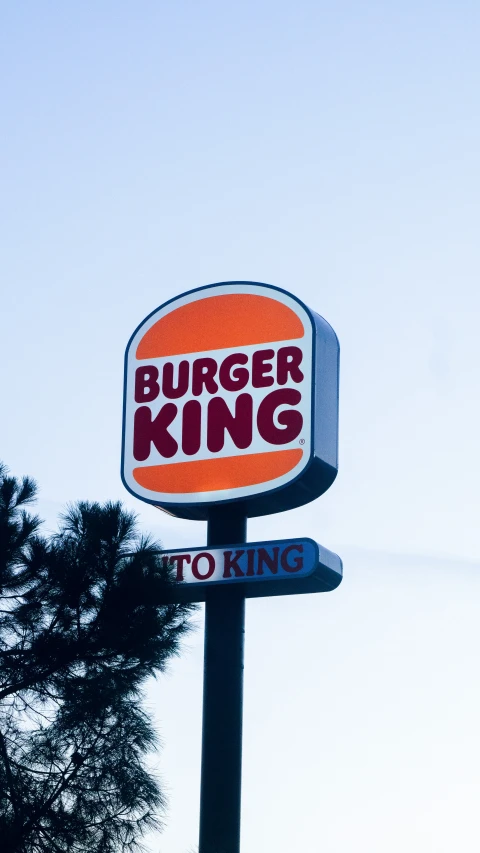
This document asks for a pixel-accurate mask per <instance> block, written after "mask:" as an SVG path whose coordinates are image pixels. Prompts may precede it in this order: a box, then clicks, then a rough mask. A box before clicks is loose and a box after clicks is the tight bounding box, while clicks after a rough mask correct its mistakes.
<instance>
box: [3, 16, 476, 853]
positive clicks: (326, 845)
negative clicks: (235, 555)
mask: <svg viewBox="0 0 480 853" xmlns="http://www.w3.org/2000/svg"><path fill="white" fill-rule="evenodd" d="M479 25H480V6H479V4H478V2H473V0H471V2H468V0H457V2H452V0H451V1H450V2H438V0H437V2H433V0H425V2H417V3H414V2H412V0H402V2H399V0H391V2H378V0H377V2H369V0H366V2H363V3H359V2H353V0H350V2H345V0H343V1H342V0H336V2H323V0H316V2H307V0H297V2H296V3H284V2H278V0H277V2H273V0H255V2H252V0H244V2H242V3H225V2H219V0H217V1H216V2H204V0H197V2H184V0H177V2H175V3H173V2H161V0H157V2H153V0H151V2H147V0H136V2H135V3H133V2H122V0H115V2H113V0H111V1H110V2H107V1H106V0H99V2H96V3H92V2H87V3H65V2H59V0H57V2H48V0H44V2H42V3H38V2H32V0H22V2H17V3H10V4H6V3H5V4H3V9H2V15H1V23H0V68H1V81H2V84H1V85H2V96H1V109H0V138H1V149H2V167H3V168H2V181H1V182H2V189H1V194H0V205H1V223H0V224H1V227H0V240H1V244H2V246H1V259H2V260H1V270H2V272H1V279H2V302H1V305H2V315H1V316H2V322H1V328H2V333H1V336H0V346H1V352H2V357H1V362H0V370H1V374H2V377H1V388H2V418H1V452H0V456H1V457H2V458H3V459H4V460H5V461H6V462H7V464H8V465H9V466H10V468H11V469H12V471H13V472H14V473H16V474H23V473H28V474H31V475H33V476H35V477H36V479H37V480H38V481H39V483H40V485H41V488H42V500H41V512H42V515H43V517H44V518H45V519H46V521H47V525H48V526H49V527H50V528H53V526H54V524H55V517H56V514H57V512H58V511H59V510H60V509H61V507H62V505H63V504H64V503H65V502H66V501H68V500H72V499H76V498H89V499H98V500H103V499H108V498H115V499H116V498H121V499H122V500H124V501H125V503H126V504H127V505H128V506H130V507H134V508H136V510H137V511H138V512H139V515H140V519H141V524H142V526H143V527H144V529H145V530H150V531H153V532H154V533H155V534H156V535H158V536H159V537H160V538H161V539H162V541H163V542H164V544H165V545H166V546H168V547H183V546H184V545H202V544H203V543H204V541H205V525H204V524H202V523H198V522H182V521H178V520H175V519H172V518H169V517H168V516H166V515H163V514H161V513H159V512H158V511H156V510H154V509H153V508H151V507H148V506H146V505H143V504H141V503H140V502H139V501H135V499H134V498H133V497H131V496H130V495H129V494H127V493H126V491H125V489H124V488H123V486H122V484H121V481H120V476H119V459H120V432H121V395H122V370H123V351H124V347H125V345H126V342H127V340H128V338H129V336H130V334H131V332H132V331H133V329H134V328H135V327H136V325H137V324H138V323H139V322H140V321H141V320H142V318H143V317H144V316H145V315H146V314H147V313H149V312H150V311H152V310H153V309H154V308H155V307H156V306H158V305H159V304H161V303H162V302H164V301H165V300H167V299H169V298H171V297H173V296H175V295H177V294H179V293H181V292H182V291H183V290H187V289H190V288H193V287H197V286H200V285H203V284H208V283H210V282H215V281H222V280H231V279H251V280H255V281H265V282H268V283H270V284H274V285H278V286H280V287H283V288H285V289H287V290H290V291H292V292H293V293H294V294H296V295H297V296H299V297H300V298H301V299H303V300H304V301H305V302H306V303H307V304H308V305H309V306H311V307H312V308H313V309H314V310H316V311H317V312H318V313H320V314H322V315H323V316H324V317H325V318H326V319H327V320H328V321H329V322H330V323H331V324H332V326H333V327H334V328H335V330H336V332H337V334H338V336H339V338H340V344H341V353H342V354H341V398H340V404H341V422H340V466H341V467H340V473H339V476H338V479H337V482H336V483H335V484H334V485H333V487H332V488H331V489H330V491H329V492H327V493H326V494H325V495H324V496H323V497H322V498H320V499H319V500H318V501H316V502H315V503H313V504H311V505H309V506H307V507H305V508H303V509H298V510H295V511H293V512H289V513H285V514H282V515H278V516H270V517H266V518H263V519H256V520H253V521H252V522H250V524H249V536H250V537H251V538H252V539H259V538H267V537H271V538H279V537H285V536H289V535H291V536H311V537H313V538H316V539H317V540H318V541H319V542H320V543H321V544H322V545H324V546H326V547H328V548H330V549H332V550H336V551H337V552H338V553H339V554H340V555H341V556H342V558H343V559H344V569H345V579H344V582H343V584H342V586H341V587H340V588H339V589H338V590H337V591H336V592H334V593H331V594H328V595H322V596H320V595H318V596H296V597H294V596H292V597H285V598H283V599H272V600H269V599H262V600H259V601H255V602H249V603H248V607H247V634H246V671H245V735H244V797H243V804H244V808H243V834H242V838H243V851H245V853H265V851H267V850H268V851H273V850H274V851H275V853H291V851H293V850H301V851H302V853H317V851H318V853H352V851H353V850H355V853H385V851H386V850H388V851H389V853H404V851H405V850H408V851H409V853H451V851H452V850H457V849H458V850H462V853H470V851H471V853H473V852H474V851H475V853H476V851H478V849H479V845H480V826H479V823H478V801H479V796H480V771H479V769H478V768H479V766H480V735H479V732H478V720H479V718H480V681H479V666H478V648H479V641H480V621H479V615H478V614H479V593H480V530H479V523H478V520H479V514H480V513H479V510H480V500H479V491H478V477H479V455H480V454H479V450H478V445H479V434H480V429H479V414H480V404H479V394H478V389H479V380H480V338H479V335H478V324H479V321H480V289H479V272H480V248H479V239H478V221H479V207H480V202H479V199H480V172H479V159H478V152H479V150H480V109H479V107H480V96H479V92H480V64H479V55H480V54H479V49H478V45H479V39H480V31H479V30H480V28H479ZM201 676H202V628H201V614H199V628H198V630H197V632H196V633H195V634H194V635H192V636H191V638H190V640H189V642H188V650H187V652H186V654H185V655H184V657H183V658H182V659H181V660H179V661H178V662H176V663H175V664H174V665H173V666H172V669H171V674H170V675H169V676H168V677H165V678H162V679H160V680H159V681H158V682H157V683H156V684H155V685H152V686H150V687H149V690H148V703H149V706H150V707H151V709H152V713H155V715H156V717H157V719H158V725H159V727H160V731H161V734H162V738H163V740H164V750H163V752H162V753H161V755H160V756H159V760H158V766H159V768H160V771H161V773H162V775H163V777H164V779H165V782H166V784H167V787H168V790H169V792H170V807H169V814H168V820H167V825H166V829H165V832H164V833H163V835H162V836H161V837H160V838H150V839H149V850H150V851H152V853H153V851H155V853H157V851H161V853H190V851H192V850H193V849H194V848H195V846H196V843H197V824H198V794H199V759H200V728H201V717H200V713H201Z"/></svg>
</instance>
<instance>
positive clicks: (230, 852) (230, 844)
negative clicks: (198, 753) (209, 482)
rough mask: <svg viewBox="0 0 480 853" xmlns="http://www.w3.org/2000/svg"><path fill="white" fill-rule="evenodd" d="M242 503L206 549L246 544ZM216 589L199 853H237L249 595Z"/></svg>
mask: <svg viewBox="0 0 480 853" xmlns="http://www.w3.org/2000/svg"><path fill="white" fill-rule="evenodd" d="M246 533H247V519H246V516H245V515H243V514H241V510H240V507H239V505H238V504H237V505H236V506H235V505H227V506H219V507H217V508H215V509H214V510H213V511H212V514H211V516H210V519H209V522H208V546H209V547H213V546H215V545H217V546H221V545H228V544H229V543H230V542H236V543H238V544H241V543H244V542H246ZM241 586H242V585H241V584H237V585H236V588H235V594H234V595H233V596H232V592H233V590H232V589H229V591H228V592H229V593H230V594H229V595H228V596H227V595H224V594H223V590H220V589H218V590H212V591H211V592H212V597H211V598H209V599H208V600H207V602H206V605H205V654H204V674H203V730H202V770H201V790H200V844H199V853H239V851H240V806H241V781H242V714H243V651H244V637H245V596H244V594H243V593H242V589H241Z"/></svg>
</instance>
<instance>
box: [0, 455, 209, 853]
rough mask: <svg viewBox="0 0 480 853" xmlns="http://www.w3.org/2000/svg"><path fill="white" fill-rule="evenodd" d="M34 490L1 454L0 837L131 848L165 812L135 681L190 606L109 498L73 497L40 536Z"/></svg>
mask: <svg viewBox="0 0 480 853" xmlns="http://www.w3.org/2000/svg"><path fill="white" fill-rule="evenodd" d="M35 496H36V486H35V483H34V482H33V481H32V480H31V479H30V478H24V479H22V480H21V481H20V480H17V479H16V478H14V477H11V476H8V472H7V470H6V468H5V467H4V466H1V467H0V608H1V610H0V839H1V844H0V847H1V849H2V851H3V853H47V851H48V853H55V851H62V853H63V851H67V850H68V851H72V853H87V851H88V853H113V851H116V853H117V851H122V853H124V851H133V850H137V849H138V847H139V844H140V841H141V837H142V835H143V833H144V832H145V831H146V830H151V829H152V828H154V827H158V826H159V825H160V824H161V818H162V814H163V811H164V797H163V794H162V791H161V788H160V785H159V782H158V780H157V779H156V778H155V776H154V775H153V774H152V773H151V772H148V770H147V769H146V765H145V759H146V755H147V753H148V751H150V750H151V749H152V748H153V747H154V746H155V744H156V736H155V732H154V729H153V728H152V725H151V722H150V720H149V718H148V716H147V714H146V713H145V711H144V710H143V709H142V705H141V700H142V688H143V686H144V684H145V680H146V679H147V678H148V677H149V676H152V675H155V674H156V673H157V672H159V671H160V672H161V671H162V670H164V669H165V666H166V664H167V662H168V661H169V660H170V659H171V657H172V655H174V654H176V653H177V652H178V649H179V642H180V640H181V638H182V637H183V636H184V634H185V632H186V631H187V630H188V616H189V613H190V612H191V609H192V608H191V606H189V605H184V604H177V603H174V602H173V601H172V598H173V596H172V588H173V581H172V578H171V575H170V569H169V568H167V567H165V566H163V565H162V560H161V550H160V546H159V544H158V543H156V542H154V541H152V540H151V539H149V538H148V537H142V536H140V534H139V533H138V530H137V526H136V520H135V516H134V514H132V513H130V512H127V511H125V509H123V508H122V506H121V504H120V503H106V504H104V505H100V504H98V503H87V502H81V503H77V504H74V505H72V506H70V507H69V508H68V510H67V512H66V513H65V515H63V516H62V517H61V519H60V528H59V532H58V534H55V535H53V536H50V537H45V536H42V535H41V534H40V532H39V527H40V521H39V519H38V517H37V516H34V515H32V514H31V513H30V512H29V511H28V510H27V507H28V505H29V504H31V503H32V502H33V501H34V499H35Z"/></svg>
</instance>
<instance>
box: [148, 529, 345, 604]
mask: <svg viewBox="0 0 480 853" xmlns="http://www.w3.org/2000/svg"><path fill="white" fill-rule="evenodd" d="M163 562H164V565H166V566H167V565H168V566H170V567H171V569H172V572H173V575H174V578H175V580H176V585H175V589H174V598H175V600H176V601H206V600H207V599H208V598H210V597H211V596H212V595H214V596H215V597H217V596H218V594H219V592H220V590H221V589H226V588H227V587H232V586H236V587H237V591H238V593H239V594H240V595H242V596H245V597H246V598H253V597H261V596H271V595H292V594H294V595H295V594H299V593H309V592H328V591H330V590H332V589H335V588H336V587H337V586H338V585H339V584H340V582H341V580H342V561H341V559H340V557H338V556H337V555H336V554H334V553H333V552H332V551H328V550H327V549H326V548H323V547H322V546H321V545H318V544H317V543H316V542H314V541H313V539H279V540H273V541H270V542H248V543H245V544H241V545H225V546H223V545H222V546H214V547H205V548H185V549H183V550H177V551H167V552H166V553H165V554H164V555H163ZM231 592H233V590H231ZM230 594H231V593H230Z"/></svg>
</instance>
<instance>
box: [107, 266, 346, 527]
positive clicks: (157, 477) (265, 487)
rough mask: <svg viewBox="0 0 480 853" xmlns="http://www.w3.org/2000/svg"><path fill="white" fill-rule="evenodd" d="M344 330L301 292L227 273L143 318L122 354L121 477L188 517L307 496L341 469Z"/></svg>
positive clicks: (257, 508) (139, 493)
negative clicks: (224, 506) (225, 278)
mask: <svg viewBox="0 0 480 853" xmlns="http://www.w3.org/2000/svg"><path fill="white" fill-rule="evenodd" d="M338 361H339V346H338V340H337V337H336V335H335V332H334V331H333V329H332V327H331V326H330V325H329V324H328V323H327V322H326V321H325V320H324V319H323V318H322V317H320V316H319V315H318V314H316V313H315V312H313V311H311V310H310V309H309V308H307V306H306V305H304V304H303V303H302V302H300V300H299V299H297V298H296V297H295V296H293V295H292V294H290V293H287V292H286V291H284V290H281V289H280V288H277V287H272V286H271V285H267V284H259V283H255V282H242V281H237V282H227V283H225V282H223V283H221V284H213V285H208V286H207V287H201V288H198V289H197V290H191V291H189V292H188V293H183V294H182V295H181V296H178V297H176V298H175V299H172V300H171V301H170V302H167V303H165V304H164V305H161V306H160V307H159V308H157V309H156V310H155V311H153V312H152V313H151V314H150V315H149V316H148V317H146V318H145V320H143V321H142V323H140V325H139V326H138V328H137V329H136V331H135V332H134V334H133V335H132V337H131V339H130V341H129V343H128V346H127V351H126V356H125V392H124V417H123V454H122V477H123V482H124V484H125V486H126V487H127V489H128V490H129V491H130V492H131V493H132V494H133V495H135V496H136V497H137V498H140V499H141V500H143V501H147V502H148V503H152V504H155V505H156V506H158V507H160V508H162V509H165V510H166V511H167V512H170V513H171V514H172V515H176V516H179V517H181V518H191V519H196V518H197V519H208V518H209V516H210V512H211V508H212V507H215V506H218V505H219V504H220V503H227V502H230V503H232V502H233V503H235V504H237V505H239V506H240V505H241V507H242V511H243V512H244V513H245V515H247V516H249V517H251V516H256V515H257V516H258V515H267V514H269V513H273V512H281V511H283V510H285V509H291V508H292V507H296V506H301V505H302V504H305V503H308V502H309V501H311V500H314V498H317V497H318V496H319V495H321V494H323V492H325V491H326V490H327V489H328V488H329V486H330V485H331V484H332V482H333V480H334V479H335V477H336V474H337V427H338Z"/></svg>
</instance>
